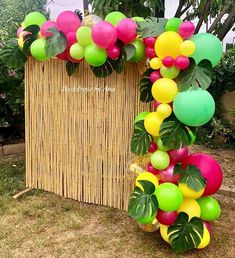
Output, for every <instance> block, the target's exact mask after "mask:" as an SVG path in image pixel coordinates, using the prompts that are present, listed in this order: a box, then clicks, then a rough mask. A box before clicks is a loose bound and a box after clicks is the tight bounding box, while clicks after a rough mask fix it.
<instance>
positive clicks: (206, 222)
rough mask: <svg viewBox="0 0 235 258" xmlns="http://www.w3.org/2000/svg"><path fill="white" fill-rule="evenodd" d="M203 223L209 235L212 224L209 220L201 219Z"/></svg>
mask: <svg viewBox="0 0 235 258" xmlns="http://www.w3.org/2000/svg"><path fill="white" fill-rule="evenodd" d="M202 223H203V225H204V226H205V227H206V228H207V229H208V231H209V233H210V235H211V234H212V224H211V222H209V221H206V220H203V221H202Z"/></svg>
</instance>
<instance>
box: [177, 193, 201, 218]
mask: <svg viewBox="0 0 235 258" xmlns="http://www.w3.org/2000/svg"><path fill="white" fill-rule="evenodd" d="M180 212H185V213H187V214H188V216H189V219H191V218H192V217H198V218H200V215H201V208H200V206H199V204H198V203H197V201H196V200H194V199H189V198H184V200H183V203H182V204H181V206H180V207H179V209H178V213H180Z"/></svg>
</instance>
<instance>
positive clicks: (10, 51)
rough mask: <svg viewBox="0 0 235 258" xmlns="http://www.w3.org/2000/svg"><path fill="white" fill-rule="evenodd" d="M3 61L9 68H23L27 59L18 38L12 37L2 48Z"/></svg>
mask: <svg viewBox="0 0 235 258" xmlns="http://www.w3.org/2000/svg"><path fill="white" fill-rule="evenodd" d="M0 57H1V59H2V62H3V63H4V64H5V65H6V66H7V67H9V68H16V69H17V68H22V67H23V66H24V64H25V63H26V61H27V57H26V55H25V54H24V53H23V52H22V51H21V49H20V48H19V46H18V40H17V39H15V38H14V39H10V40H8V41H7V42H6V44H5V45H4V47H3V48H2V49H1V53H0Z"/></svg>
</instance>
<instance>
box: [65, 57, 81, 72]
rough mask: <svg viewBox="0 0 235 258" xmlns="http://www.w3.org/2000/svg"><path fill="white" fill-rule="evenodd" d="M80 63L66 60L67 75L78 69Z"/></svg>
mask: <svg viewBox="0 0 235 258" xmlns="http://www.w3.org/2000/svg"><path fill="white" fill-rule="evenodd" d="M79 65H80V63H73V62H71V61H70V60H67V61H66V71H67V74H68V76H72V75H73V74H74V72H75V71H76V70H77V69H78V67H79Z"/></svg>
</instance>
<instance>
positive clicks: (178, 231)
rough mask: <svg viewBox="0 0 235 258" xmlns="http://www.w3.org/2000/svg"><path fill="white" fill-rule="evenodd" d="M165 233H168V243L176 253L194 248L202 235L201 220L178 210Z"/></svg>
mask: <svg viewBox="0 0 235 258" xmlns="http://www.w3.org/2000/svg"><path fill="white" fill-rule="evenodd" d="M167 234H168V235H169V239H170V245H171V247H172V249H173V250H174V251H175V252H176V253H183V252H186V251H189V250H191V249H193V248H196V247H197V246H198V245H199V244H200V242H201V238H202V236H203V224H202V221H201V220H200V219H199V218H197V217H193V218H192V219H191V220H190V221H189V217H188V215H187V214H186V213H185V212H180V213H179V215H178V217H177V219H176V221H175V223H174V224H173V225H171V226H170V227H169V228H168V230H167Z"/></svg>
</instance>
